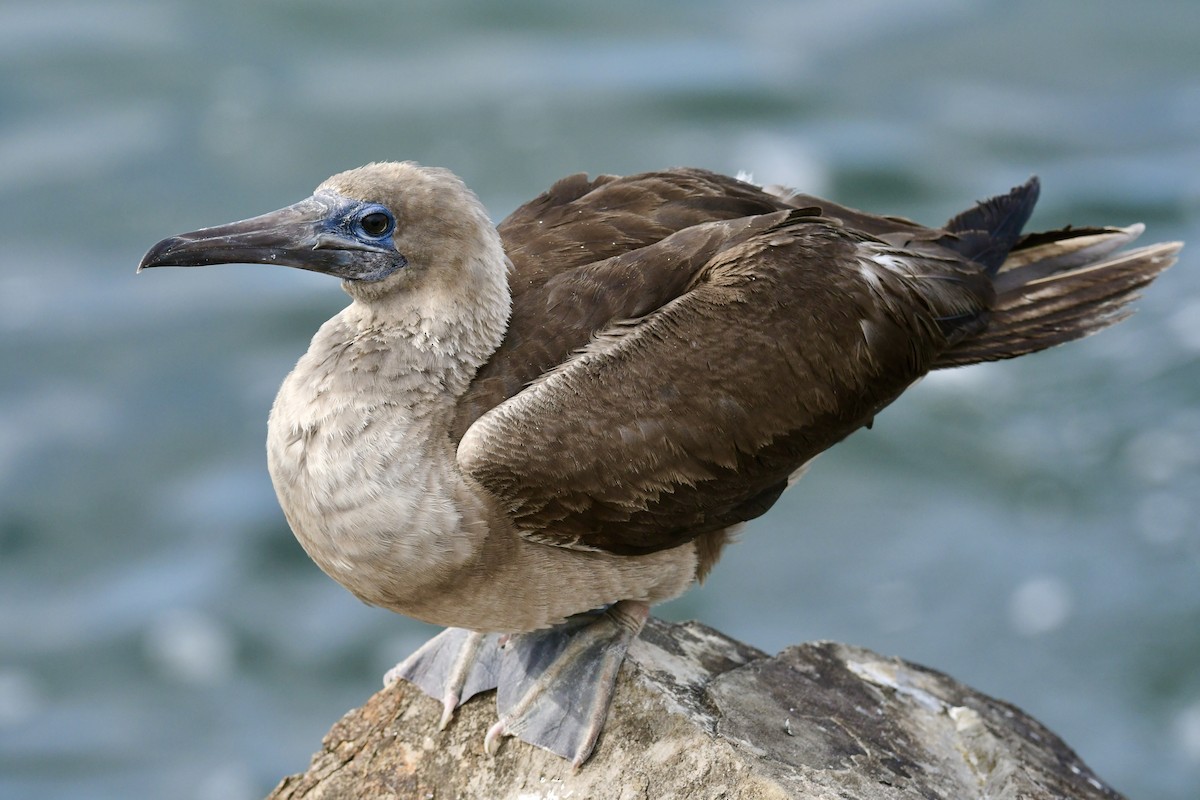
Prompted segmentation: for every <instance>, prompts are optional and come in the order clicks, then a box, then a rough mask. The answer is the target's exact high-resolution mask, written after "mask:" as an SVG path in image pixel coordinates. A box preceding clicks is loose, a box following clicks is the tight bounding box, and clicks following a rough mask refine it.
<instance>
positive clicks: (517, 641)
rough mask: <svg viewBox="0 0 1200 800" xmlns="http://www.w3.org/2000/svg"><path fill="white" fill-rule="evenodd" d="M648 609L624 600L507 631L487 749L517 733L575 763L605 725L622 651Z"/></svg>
mask: <svg viewBox="0 0 1200 800" xmlns="http://www.w3.org/2000/svg"><path fill="white" fill-rule="evenodd" d="M649 614H650V608H649V606H647V605H646V604H645V603H641V602H637V601H632V600H622V601H621V602H619V603H616V604H614V605H613V606H611V607H609V608H608V609H607V610H605V611H604V612H602V613H599V614H586V615H585V614H580V615H577V616H575V617H572V618H571V619H569V620H568V621H567V622H565V623H563V624H562V625H557V626H555V627H553V628H548V629H546V630H541V631H533V632H531V633H522V634H518V635H514V636H512V637H510V638H509V641H508V643H507V644H505V646H504V656H503V658H502V659H501V671H500V685H499V687H498V691H497V694H496V707H497V710H498V711H499V712H500V721H499V722H497V723H496V724H495V725H493V726H492V728H491V730H489V731H488V733H487V737H486V738H485V739H484V748H485V749H486V750H487V752H488V753H495V751H496V749H497V747H498V746H499V743H500V739H501V737H504V736H516V737H517V738H518V739H521V740H522V741H525V742H528V743H530V744H534V745H537V746H538V747H543V748H545V749H547V750H549V751H551V752H553V753H557V754H558V755H560V756H563V757H564V758H569V759H571V763H572V766H574V767H575V768H578V767H579V766H581V765H582V764H583V762H584V761H586V760H587V758H588V756H590V755H591V753H592V749H593V748H594V747H595V746H596V739H597V738H598V737H599V736H600V731H601V730H602V729H603V728H604V721H605V719H607V717H608V706H609V703H610V702H611V701H612V696H613V686H614V685H615V683H616V680H617V672H618V671H619V670H620V668H621V662H622V661H624V660H625V651H626V650H627V649H628V648H629V644H630V642H632V641H633V640H634V639H635V638H636V637H637V635H638V634H639V633H640V632H641V630H642V627H643V626H644V625H645V624H646V618H647V617H648V616H649Z"/></svg>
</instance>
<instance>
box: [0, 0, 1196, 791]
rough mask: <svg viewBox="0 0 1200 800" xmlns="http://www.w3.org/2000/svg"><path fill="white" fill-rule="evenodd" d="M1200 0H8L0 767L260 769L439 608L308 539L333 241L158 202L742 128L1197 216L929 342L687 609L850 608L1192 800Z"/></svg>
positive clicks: (1157, 214) (784, 171)
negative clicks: (1057, 288) (1081, 310)
mask: <svg viewBox="0 0 1200 800" xmlns="http://www.w3.org/2000/svg"><path fill="white" fill-rule="evenodd" d="M1198 38H1200V4H1197V3H1195V2H1194V0H1143V2H1139V3H1137V4H1136V5H1134V6H1131V5H1130V4H1128V3H1125V2H1114V1H1113V0H1093V2H1090V3H1087V4H1078V3H1072V4H1068V3H1044V2H1034V1H1033V0H1007V1H1006V2H999V0H996V1H995V2H987V1H985V0H976V1H975V2H955V1H953V0H911V1H910V2H903V3H900V2H890V0H889V1H887V2H885V0H836V1H835V0H814V2H785V1H784V0H777V1H775V2H770V1H769V0H766V1H761V2H759V1H754V0H751V1H748V0H728V1H716V0H712V1H708V2H704V1H699V0H686V1H685V0H677V1H676V2H658V3H645V2H640V0H639V1H638V2H634V1H633V0H608V2H606V3H604V4H599V3H597V4H591V5H588V6H585V5H584V4H566V3H553V2H538V1H536V0H514V2H507V3H503V4H498V3H487V2H483V0H474V1H472V0H449V1H446V0H443V1H442V2H432V0H430V1H429V2H424V3H391V2H382V0H380V1H378V2H369V1H368V0H356V1H353V2H346V1H344V0H341V1H339V2H333V1H332V0H325V1H322V0H301V1H300V2H282V0H264V1H263V2H257V3H242V2H232V1H231V0H224V1H221V0H218V1H217V2H213V0H205V1H204V2H201V1H200V0H161V2H157V3H154V4H148V3H137V2H132V1H131V0H130V1H128V2H122V1H121V0H86V1H85V0H45V1H44V2H40V3H37V4H33V3H28V2H5V3H3V4H0V64H2V69H0V186H3V192H2V193H0V220H2V222H0V245H2V249H0V253H2V255H0V259H2V260H0V796H3V797H5V798H9V797H11V798H60V797H61V798H66V797H72V798H73V797H84V796H86V797H89V798H129V797H172V798H184V799H185V800H193V799H194V800H241V799H242V798H254V797H259V796H262V795H263V794H265V793H266V792H267V791H268V790H269V789H270V788H271V787H272V786H274V784H275V783H276V782H277V781H278V780H279V778H280V777H282V776H283V775H284V774H286V773H290V772H295V771H299V770H302V769H303V768H304V767H305V766H306V764H307V762H308V759H309V756H310V754H311V753H312V752H313V751H314V750H315V749H316V748H317V747H318V745H319V742H320V739H321V736H322V735H323V734H324V733H325V731H326V730H327V729H328V727H329V726H330V725H331V724H332V723H333V722H334V721H335V720H336V719H337V718H338V717H339V716H340V715H341V714H342V713H343V712H344V711H346V710H347V709H349V708H351V707H353V706H356V705H359V704H361V703H362V702H363V701H364V700H365V699H366V698H367V697H368V696H369V694H370V693H372V692H373V691H375V690H376V689H377V688H378V687H379V685H380V678H381V676H382V674H383V672H384V671H385V670H386V669H387V668H388V667H389V666H391V665H392V664H393V663H394V662H395V661H397V660H399V659H400V658H401V657H402V656H404V655H405V654H407V653H408V652H409V651H411V650H412V649H413V648H415V647H416V646H417V645H418V644H419V643H420V642H421V641H422V640H423V639H424V638H425V637H427V636H428V635H430V633H431V632H432V631H431V629H429V628H427V627H425V626H422V625H418V624H416V623H413V622H410V621H408V620H406V619H403V618H401V617H398V616H396V615H393V614H389V613H387V612H384V611H380V610H377V609H371V608H367V607H366V606H363V605H361V604H359V603H358V602H357V601H356V600H354V599H353V598H352V597H351V596H350V595H349V594H347V593H346V592H345V591H344V590H342V589H341V588H340V587H338V586H337V585H335V584H334V583H333V582H332V581H331V580H329V579H327V578H326V577H325V576H323V575H322V574H320V573H319V572H318V570H317V569H316V567H314V566H313V565H312V564H311V563H310V562H309V561H308V560H307V558H306V557H305V556H304V554H303V553H302V552H301V550H300V548H299V546H298V545H297V544H296V543H295V542H294V541H293V539H292V537H291V535H290V533H289V532H288V530H287V528H286V526H285V523H284V521H283V519H282V516H281V514H280V512H279V511H278V509H277V507H276V503H275V499H274V495H273V492H272V490H271V486H270V483H269V480H268V478H267V474H266V467H265V457H264V452H263V439H264V436H265V429H266V415H267V411H268V408H269V406H270V403H271V400H272V398H273V396H274V393H275V390H276V388H277V386H278V385H279V382H280V381H281V379H282V378H283V376H284V375H285V374H286V372H287V371H288V370H289V369H290V367H291V365H292V364H293V363H294V361H295V360H296V358H297V357H298V356H299V355H300V354H301V353H302V352H303V351H304V349H305V348H306V346H307V341H308V338H309V337H310V336H311V334H312V333H313V332H314V331H315V330H316V328H317V326H318V325H319V324H320V323H321V322H322V321H323V320H325V319H326V318H327V317H328V316H330V315H332V314H333V313H334V312H336V311H337V310H338V309H339V308H340V307H341V306H342V305H343V304H344V303H345V302H346V299H345V297H344V295H343V294H342V293H341V291H340V290H339V288H338V285H337V283H336V282H335V281H333V280H330V279H328V278H324V277H323V276H318V275H311V274H305V273H301V272H299V271H294V270H281V269H272V268H269V267H263V266H257V267H253V266H220V267H212V268H208V269H204V270H189V271H182V270H181V271H167V270H164V271H158V272H154V273H150V274H146V275H142V276H138V277H135V275H134V267H135V266H136V264H137V262H138V260H139V258H140V257H141V255H142V253H143V252H144V251H145V250H146V249H147V248H148V247H149V246H150V245H152V244H153V243H154V242H156V241H157V240H159V239H160V238H162V237H164V236H166V235H169V234H172V233H177V232H180V231H183V230H190V229H193V228H196V227H200V226H204V225H210V224H216V223H221V222H226V221H230V220H233V219H238V218H242V217H246V216H250V215H253V214H257V213H260V212H263V211H267V210H271V209H275V208H277V207H280V206H283V205H286V204H288V203H291V202H294V201H295V200H298V199H300V198H302V197H304V196H307V195H308V194H309V193H310V192H311V190H312V188H313V187H314V186H315V185H316V184H317V183H318V182H320V181H321V180H323V179H324V178H325V177H326V176H328V175H329V174H331V173H333V172H336V171H340V170H343V169H347V168H350V167H353V166H357V165H359V164H362V163H365V162H368V161H372V160H379V159H415V160H418V161H421V162H424V163H428V164H437V165H442V166H446V167H449V168H451V169H453V170H455V171H456V172H458V173H459V174H460V175H462V176H463V178H464V179H465V180H466V181H467V183H468V184H469V185H471V186H472V187H474V189H475V190H476V191H477V192H478V193H479V195H480V197H481V198H482V199H483V201H484V202H485V204H486V205H487V206H488V208H489V209H490V210H491V212H492V213H493V215H494V216H495V217H496V219H500V218H501V217H503V216H504V215H505V214H507V213H508V212H509V211H511V210H512V209H513V208H514V207H515V206H516V205H518V204H519V203H521V202H523V201H524V200H526V199H528V198H530V197H533V196H534V195H535V194H537V193H538V192H540V191H542V190H543V189H544V188H545V187H547V186H548V185H549V184H550V183H551V182H552V181H554V180H555V179H556V178H558V177H560V176H562V175H565V174H568V173H571V172H577V171H589V172H592V173H598V172H615V173H630V172H636V171H640V170H646V169H653V168H658V167H663V166H668V165H679V164H685V165H695V166H703V167H708V168H711V169H716V170H721V171H730V172H733V171H737V170H748V171H750V172H752V173H753V174H754V176H755V177H756V178H757V179H759V180H762V181H766V182H782V183H789V184H792V185H795V186H797V187H799V188H800V189H802V190H804V191H806V192H811V193H816V194H823V195H826V196H829V197H831V198H836V199H837V200H838V201H840V202H843V203H847V204H849V205H853V206H858V207H862V208H866V209H870V210H873V211H879V212H892V213H900V214H903V215H905V216H909V217H912V218H915V219H917V220H920V221H923V222H927V223H939V222H941V221H943V220H945V219H946V218H948V217H949V216H950V215H952V214H953V213H955V212H957V211H959V210H961V209H962V208H965V207H966V206H967V205H969V204H970V203H971V202H972V201H974V200H976V199H979V198H983V197H986V196H988V195H991V194H994V193H998V192H1002V191H1005V190H1007V189H1008V188H1009V187H1010V186H1012V185H1014V184H1016V183H1018V182H1020V181H1023V180H1024V179H1025V178H1026V177H1028V176H1029V175H1030V174H1031V173H1037V174H1039V175H1040V176H1041V178H1042V180H1043V186H1044V191H1043V200H1042V202H1041V205H1040V206H1039V209H1038V212H1037V213H1036V215H1035V218H1034V222H1033V225H1032V227H1036V228H1044V227H1050V226H1059V225H1062V224H1065V223H1067V222H1074V223H1077V224H1102V223H1112V224H1121V225H1125V224H1128V223H1132V222H1135V221H1139V220H1140V221H1143V222H1145V223H1146V225H1147V234H1146V239H1147V240H1150V241H1154V240H1166V239H1186V240H1191V242H1192V245H1191V247H1192V249H1191V250H1185V251H1184V255H1183V261H1182V262H1181V263H1180V264H1179V266H1177V267H1176V268H1175V269H1173V270H1172V271H1171V272H1169V273H1168V274H1166V275H1165V276H1164V277H1163V278H1162V279H1161V280H1160V281H1159V282H1158V283H1157V284H1156V285H1154V286H1153V287H1152V288H1151V289H1150V290H1149V292H1148V293H1147V294H1146V296H1145V298H1144V299H1143V300H1142V301H1141V302H1140V303H1139V304H1138V306H1139V313H1138V314H1137V315H1136V316H1135V317H1134V318H1133V319H1131V320H1130V321H1128V322H1126V323H1124V324H1122V325H1121V326H1119V327H1118V328H1116V329H1113V330H1110V331H1107V332H1105V333H1103V334H1101V335H1099V336H1096V337H1094V338H1091V339H1088V340H1087V341H1084V342H1080V343H1075V344H1072V345H1069V346H1067V347H1065V348H1062V349H1060V350H1057V351H1053V352H1050V353H1045V354H1042V355H1039V356H1033V357H1029V358H1025V359H1021V360H1019V361H1015V362H1009V363H1002V364H996V365H989V366H986V367H974V368H971V369H968V370H962V371H956V372H949V373H940V374H937V375H934V376H931V377H930V378H928V379H927V380H925V381H924V382H923V383H922V384H921V385H920V386H918V387H917V388H916V389H915V390H913V391H911V392H910V393H909V394H907V395H905V397H904V398H902V399H901V400H900V401H899V402H897V403H896V404H895V405H894V406H893V407H892V408H891V409H889V410H888V411H887V412H885V413H884V414H883V415H881V417H880V418H879V419H878V420H877V421H876V425H875V428H874V430H872V431H867V432H862V433H859V434H857V435H855V436H854V437H852V438H851V439H850V440H849V441H847V442H846V443H844V444H843V445H841V446H839V447H838V448H835V449H834V450H833V451H832V452H830V453H828V454H827V455H825V456H823V457H822V458H821V459H819V460H818V462H817V463H816V465H815V466H814V468H813V470H812V471H811V472H810V473H809V475H808V477H807V478H805V480H804V481H802V482H801V483H800V484H799V485H798V486H797V487H796V488H795V489H793V490H792V491H790V492H789V493H788V494H787V495H786V496H785V497H784V499H783V500H782V501H781V502H780V503H779V504H778V506H777V507H776V508H775V509H774V510H773V511H772V512H771V513H770V514H769V515H768V516H767V517H765V518H764V519H761V520H758V521H757V522H755V523H753V524H751V525H750V526H749V528H748V530H746V531H745V533H744V534H743V536H742V541H741V542H740V544H739V545H737V546H735V547H732V548H730V549H729V550H727V551H726V552H727V555H726V556H725V558H724V561H723V563H722V564H721V565H720V566H719V567H718V568H717V570H716V572H715V574H714V575H713V577H712V578H711V580H710V581H709V582H708V583H707V584H706V585H705V586H704V587H702V588H700V589H696V590H693V591H692V592H691V593H689V594H688V595H686V596H685V597H683V598H682V599H680V600H678V601H675V602H674V603H671V604H669V605H667V606H664V607H662V608H660V609H659V610H658V613H659V614H661V615H662V616H664V617H667V618H671V619H686V618H697V619H700V620H702V621H704V622H706V623H708V624H710V625H714V626H716V627H718V628H720V629H722V630H724V631H725V632H727V633H729V634H731V635H733V636H735V637H738V638H741V639H743V640H745V641H747V642H750V643H751V644H754V645H756V646H758V647H761V648H764V649H766V650H772V651H774V650H778V649H781V648H783V647H785V646H786V645H788V644H791V643H794V642H800V641H804V640H810V639H836V640H841V641H846V642H852V643H855V644H859V645H865V646H868V647H872V648H875V649H876V650H878V651H880V652H882V653H885V654H889V655H897V656H902V657H904V658H907V659H910V660H914V661H917V662H920V663H923V664H926V665H929V666H932V667H935V668H937V669H939V670H943V671H945V672H948V673H950V674H952V675H954V676H955V677H957V678H959V679H960V680H962V681H964V682H966V683H968V684H970V685H972V686H974V687H977V688H978V689H980V690H983V691H985V692H988V693H991V694H994V695H997V696H999V697H1001V698H1004V699H1007V700H1009V701H1012V702H1014V703H1016V704H1017V705H1019V706H1021V707H1022V708H1024V709H1026V710H1027V711H1029V712H1030V713H1031V714H1033V715H1034V716H1036V717H1038V718H1039V719H1041V720H1042V721H1044V722H1045V723H1046V724H1047V725H1049V726H1050V727H1051V728H1052V729H1053V730H1055V731H1056V732H1057V733H1058V734H1060V735H1061V736H1062V737H1064V739H1065V740H1066V741H1067V742H1068V743H1069V744H1070V745H1071V746H1072V747H1074V748H1076V749H1077V750H1078V752H1079V753H1080V755H1081V756H1082V758H1083V759H1084V760H1085V761H1086V762H1087V763H1088V764H1090V765H1091V766H1092V767H1093V768H1094V769H1095V770H1096V771H1097V772H1098V774H1100V775H1101V776H1102V777H1103V778H1105V779H1106V780H1107V781H1109V782H1111V783H1112V784H1113V785H1114V786H1115V787H1116V788H1118V789H1120V790H1121V791H1123V792H1125V793H1127V794H1128V795H1129V796H1130V797H1131V798H1135V800H1136V799H1138V798H1162V799H1163V800H1195V798H1196V797H1200V523H1198V522H1197V518H1198V517H1200V262H1198V261H1197V258H1196V254H1197V252H1200V49H1198V48H1197V45H1196V42H1197V39H1198Z"/></svg>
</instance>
